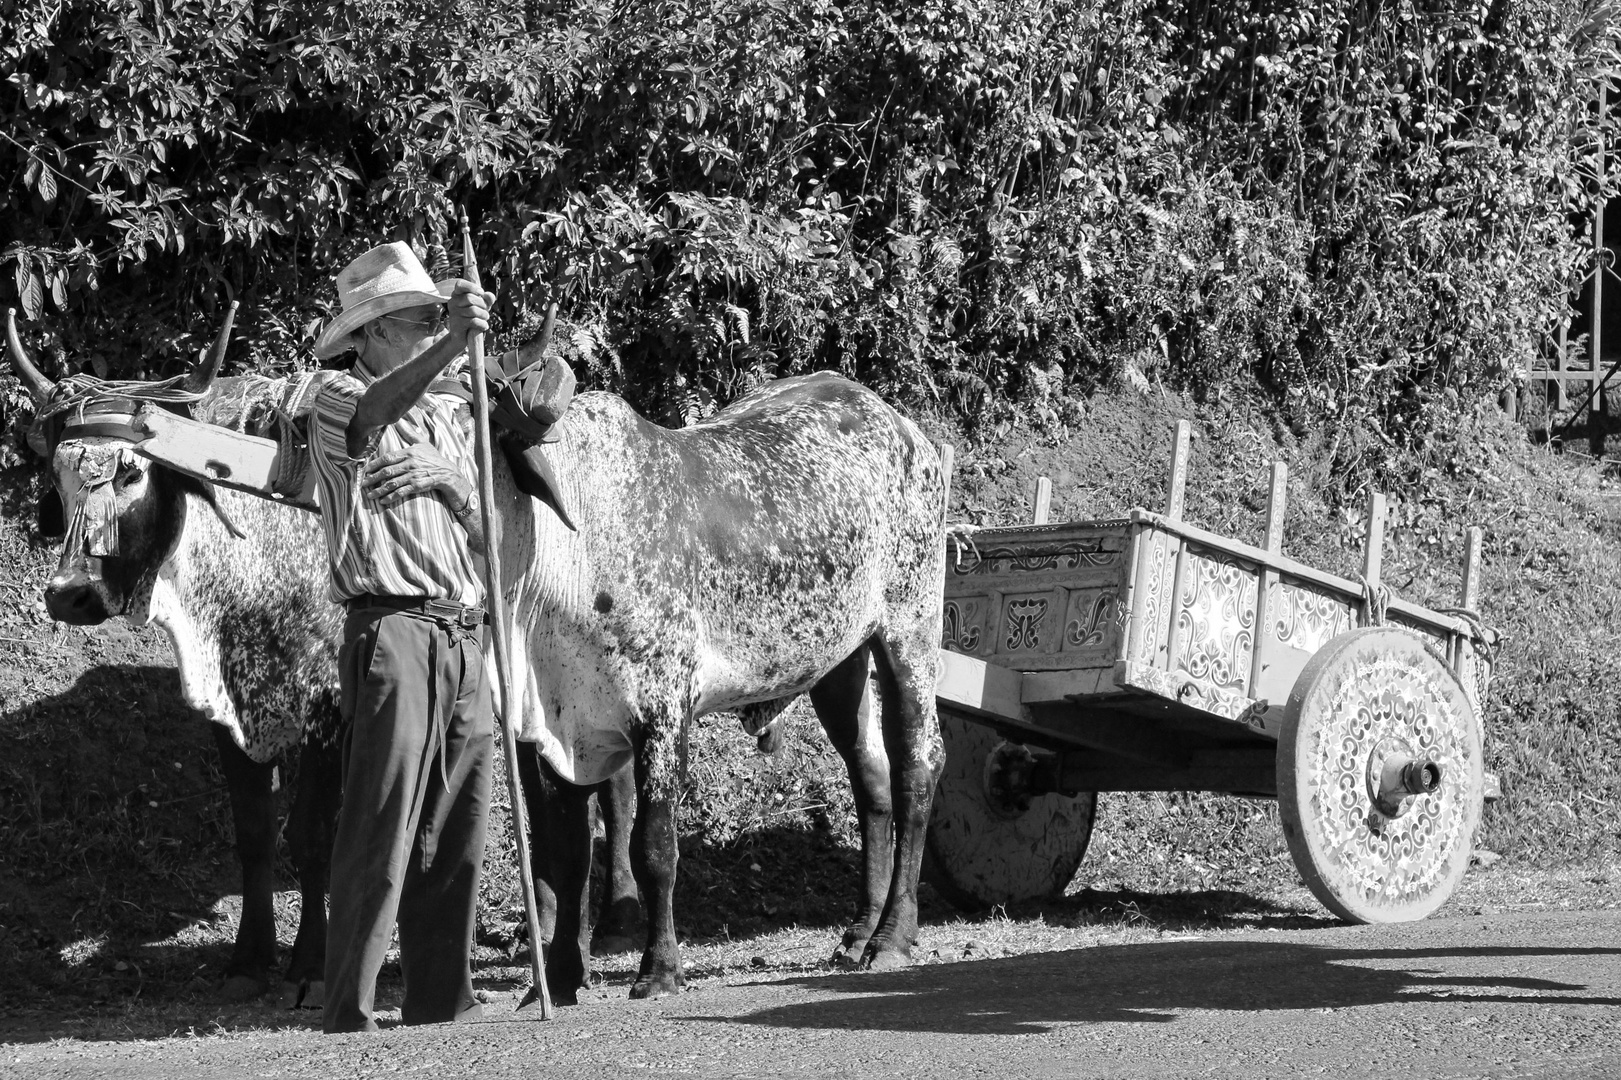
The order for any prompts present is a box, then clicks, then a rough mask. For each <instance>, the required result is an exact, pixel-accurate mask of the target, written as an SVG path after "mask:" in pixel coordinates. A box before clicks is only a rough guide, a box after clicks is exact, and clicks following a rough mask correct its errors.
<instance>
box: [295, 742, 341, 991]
mask: <svg viewBox="0 0 1621 1080" xmlns="http://www.w3.org/2000/svg"><path fill="white" fill-rule="evenodd" d="M342 801H343V752H342V750H341V749H340V748H339V747H337V746H325V745H321V744H319V743H318V742H317V741H316V740H315V739H313V738H306V740H305V742H304V745H303V748H302V749H301V751H300V754H299V764H298V794H297V796H296V797H295V798H294V800H293V808H292V811H291V812H290V813H289V814H288V815H287V847H288V849H289V851H290V853H291V854H292V856H293V863H294V865H295V866H297V867H298V888H299V896H300V899H301V903H300V905H299V916H298V937H297V938H296V939H295V940H294V941H293V955H292V959H291V960H290V961H289V962H288V964H287V982H288V983H289V984H291V986H292V988H293V994H292V995H291V996H292V1000H293V1007H294V1008H305V1009H319V1008H321V1007H322V1005H323V1004H324V1003H325V993H324V991H325V984H324V983H323V982H322V975H323V973H324V971H325V967H326V891H327V883H328V881H329V879H330V876H331V870H332V840H333V837H334V836H335V835H336V833H337V824H338V807H339V804H340V803H341V802H342Z"/></svg>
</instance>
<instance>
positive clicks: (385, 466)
mask: <svg viewBox="0 0 1621 1080" xmlns="http://www.w3.org/2000/svg"><path fill="white" fill-rule="evenodd" d="M360 491H361V494H362V495H364V496H365V498H366V501H367V502H369V503H371V504H372V505H374V506H376V507H378V508H380V509H388V508H391V507H395V506H398V505H400V504H401V503H403V502H404V501H405V500H406V499H410V498H414V497H416V496H418V495H425V494H428V493H429V492H435V491H437V492H439V494H440V495H441V496H443V498H444V500H445V505H446V506H448V507H449V508H450V509H451V510H452V511H455V510H458V509H460V508H461V507H463V506H465V505H466V504H467V500H468V498H469V497H470V496H471V495H472V493H473V483H472V481H471V480H469V479H467V477H465V476H463V475H462V474H461V473H459V472H457V471H456V466H454V465H452V464H451V463H450V461H449V459H448V458H446V457H445V456H444V455H443V454H441V453H440V452H439V451H438V450H435V449H434V448H433V447H432V446H430V445H429V444H427V443H415V444H413V445H411V446H407V447H406V448H405V449H403V450H390V451H389V452H388V453H386V454H379V455H377V457H375V458H373V459H372V460H371V461H369V462H368V463H367V464H366V468H365V470H364V471H363V472H362V473H361V474H360Z"/></svg>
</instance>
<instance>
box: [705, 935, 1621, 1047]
mask: <svg viewBox="0 0 1621 1080" xmlns="http://www.w3.org/2000/svg"><path fill="white" fill-rule="evenodd" d="M1551 957H1558V958H1566V959H1565V960H1563V961H1562V962H1563V963H1566V964H1568V963H1569V962H1570V961H1573V960H1576V959H1577V958H1580V957H1621V949H1607V948H1538V947H1526V948H1516V947H1490V946H1487V947H1480V948H1437V949H1427V948H1413V949H1402V948H1390V949H1346V948H1334V947H1326V946H1320V945H1309V944H1298V943H1292V942H1276V943H1274V942H1268V941H1255V940H1253V939H1250V940H1236V941H1216V942H1212V941H1174V942H1156V943H1151V944H1145V945H1112V946H1102V947H1098V948H1091V949H1084V950H1070V951H1067V952H1057V953H1042V954H1037V955H1030V956H1021V957H1014V958H1007V959H1001V960H981V961H977V962H973V963H957V964H941V965H929V966H925V967H919V968H912V969H910V970H907V971H901V972H894V973H887V974H868V975H850V976H834V977H825V978H815V979H791V980H786V982H785V983H783V984H779V985H797V986H803V987H806V988H814V989H816V990H819V991H827V992H832V993H840V994H850V995H855V996H852V997H838V998H828V999H824V1000H816V1001H809V1002H803V1003H798V1004H793V1005H785V1006H781V1007H776V1008H770V1009H764V1010H762V1011H760V1012H757V1013H753V1014H749V1015H746V1016H741V1017H735V1018H731V1022H733V1023H741V1024H755V1025H764V1026H768V1027H783V1028H802V1029H818V1028H832V1029H844V1030H866V1031H903V1032H918V1033H925V1032H927V1033H936V1034H976V1035H983V1034H1008V1035H1014V1034H1039V1033H1041V1032H1044V1031H1047V1030H1050V1029H1051V1027H1052V1026H1053V1025H1057V1024H1077V1023H1101V1022H1108V1021H1114V1022H1128V1023H1165V1022H1168V1021H1170V1020H1173V1019H1175V1018H1176V1013H1177V1012H1178V1011H1182V1010H1190V1009H1214V1010H1242V1011H1247V1012H1261V1011H1271V1010H1300V1009H1342V1008H1351V1007H1354V1006H1361V1005H1378V1004H1387V1003H1394V1002H1400V1003H1403V1004H1406V1003H1412V1002H1422V1001H1439V1000H1444V999H1467V1000H1469V1001H1471V1002H1481V1003H1485V1002H1500V1003H1517V1004H1527V1003H1530V1002H1533V1001H1538V1000H1540V1001H1543V1002H1546V1003H1548V1004H1558V1005H1561V1006H1570V1005H1607V1006H1611V1007H1615V1006H1621V997H1609V996H1595V995H1592V994H1582V993H1581V992H1582V991H1585V990H1588V989H1589V987H1588V986H1587V985H1585V984H1583V983H1580V982H1565V981H1560V980H1553V979H1545V978H1536V977H1526V976H1522V975H1518V974H1515V972H1516V971H1517V970H1519V969H1521V968H1522V967H1524V966H1533V967H1535V966H1541V965H1538V964H1537V963H1536V961H1538V960H1539V959H1543V958H1551ZM1471 959H1485V960H1490V961H1492V963H1491V965H1490V966H1491V968H1492V969H1493V970H1494V971H1495V972H1498V974H1491V975H1484V976H1481V975H1454V974H1449V973H1447V972H1446V971H1444V970H1442V967H1444V966H1447V965H1445V963H1444V962H1445V961H1449V960H1450V961H1457V960H1471ZM1603 963H1604V964H1606V965H1607V966H1608V967H1610V968H1613V965H1614V964H1615V961H1614V960H1606V961H1603ZM1608 988H1609V987H1608V986H1607V987H1606V989H1608ZM684 1019H689V1020H721V1019H723V1018H721V1017H709V1016H701V1015H692V1016H688V1017H685V1018H684Z"/></svg>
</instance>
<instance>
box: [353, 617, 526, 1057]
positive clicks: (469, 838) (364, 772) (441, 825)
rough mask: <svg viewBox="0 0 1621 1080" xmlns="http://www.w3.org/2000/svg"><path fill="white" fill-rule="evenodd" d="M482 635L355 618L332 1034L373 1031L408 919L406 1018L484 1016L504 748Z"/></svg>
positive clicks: (433, 624) (428, 621)
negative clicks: (490, 869) (388, 960)
mask: <svg viewBox="0 0 1621 1080" xmlns="http://www.w3.org/2000/svg"><path fill="white" fill-rule="evenodd" d="M479 638H480V631H479V630H478V629H473V630H468V629H464V628H462V627H460V626H456V625H454V624H452V623H450V622H448V621H442V620H439V619H435V618H432V617H429V616H425V615H421V614H416V613H406V612H399V611H392V610H388V609H383V608H375V607H373V608H368V607H362V606H355V607H352V608H351V610H350V613H349V617H348V619H347V620H346V622H345V624H344V634H343V647H342V649H341V651H340V652H339V656H338V676H339V683H340V688H341V700H342V709H343V713H344V718H345V719H346V720H347V721H348V733H347V736H346V741H345V743H344V754H343V757H344V766H343V772H344V787H343V809H342V811H341V812H340V813H339V815H338V831H337V838H336V840H335V842H334V844H333V848H332V877H331V881H332V885H331V917H330V920H329V924H328V936H327V951H326V987H325V989H326V999H325V1014H324V1016H323V1021H324V1026H325V1028H326V1030H327V1031H329V1032H338V1031H371V1030H376V1027H377V1024H376V1021H375V1020H374V1019H373V1016H372V1011H373V1002H374V998H375V995H376V990H377V973H378V971H379V970H380V969H381V968H382V966H383V957H384V955H385V954H386V953H387V951H388V946H389V939H390V935H391V933H392V931H393V927H394V923H395V920H396V918H398V921H399V928H400V967H401V971H402V973H403V974H404V976H405V1001H404V1005H403V1008H402V1010H401V1013H402V1016H401V1019H402V1020H403V1021H404V1022H405V1023H407V1024H431V1023H438V1022H441V1021H446V1020H454V1019H456V1018H457V1017H458V1016H461V1015H462V1014H464V1013H468V1012H470V1011H471V1010H473V1009H474V1008H475V1006H476V1005H477V999H476V998H475V997H474V996H473V985H472V977H471V972H470V963H471V958H472V948H473V921H474V917H475V915H476V913H477V909H478V882H479V871H480V867H481V864H482V862H483V858H484V836H485V827H486V824H487V822H488V818H489V805H490V773H491V755H492V750H493V743H494V729H493V721H492V719H491V712H490V691H489V686H488V685H487V683H486V682H485V678H484V657H483V652H482V649H481V648H480V640H479Z"/></svg>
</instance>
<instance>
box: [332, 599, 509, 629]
mask: <svg viewBox="0 0 1621 1080" xmlns="http://www.w3.org/2000/svg"><path fill="white" fill-rule="evenodd" d="M344 606H345V607H346V608H348V609H349V610H350V611H359V610H363V609H366V608H381V609H382V610H385V611H398V612H405V613H407V614H414V615H426V616H428V617H429V618H433V619H443V620H444V621H445V622H448V623H453V624H454V625H456V626H461V627H466V628H472V627H474V626H483V625H484V624H485V623H487V622H489V618H490V617H489V615H488V614H487V613H486V612H485V610H484V609H483V608H482V607H463V606H462V605H461V604H453V603H451V602H450V601H448V600H429V599H426V598H424V597H421V596H380V595H377V594H376V593H365V594H364V595H361V596H352V597H350V598H349V599H348V600H345V601H344Z"/></svg>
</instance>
